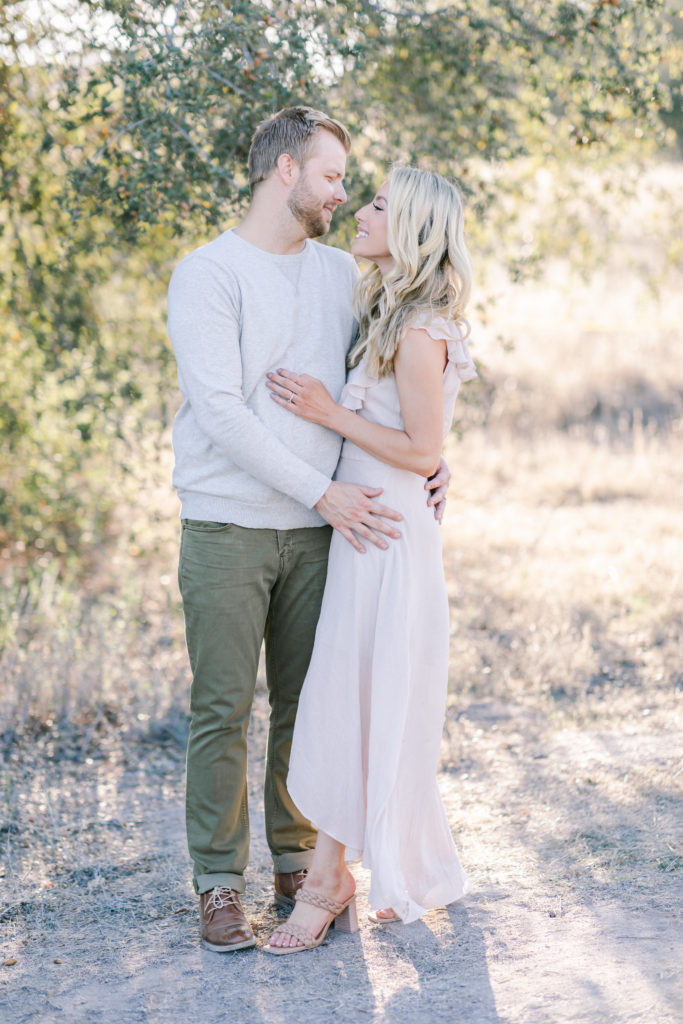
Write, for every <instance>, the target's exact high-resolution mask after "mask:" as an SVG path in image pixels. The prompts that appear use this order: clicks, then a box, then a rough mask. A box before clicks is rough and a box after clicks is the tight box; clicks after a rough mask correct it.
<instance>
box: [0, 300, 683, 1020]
mask: <svg viewBox="0 0 683 1024" xmlns="http://www.w3.org/2000/svg"><path fill="white" fill-rule="evenodd" d="M520 295H522V293H521V292H511V293H510V296H509V298H508V300H507V304H506V305H505V306H504V307H502V309H501V312H499V316H498V323H500V319H503V320H504V333H505V335H506V336H507V337H510V338H513V339H514V342H515V347H514V349H512V350H506V349H504V348H501V347H500V346H499V345H497V344H496V343H495V339H494V338H493V336H492V335H491V336H486V335H485V334H484V333H483V332H482V335H481V336H480V339H479V342H478V345H477V355H478V357H479V358H480V359H482V361H483V362H484V364H485V372H484V378H485V379H484V383H483V384H482V385H481V389H482V392H483V393H484V394H485V395H486V396H487V399H486V401H484V402H482V403H480V404H475V405H471V406H468V407H467V408H466V410H465V414H464V423H463V425H464V427H465V428H466V429H465V432H464V438H463V440H462V442H460V443H459V444H457V445H455V444H454V445H453V446H452V447H451V449H450V457H451V464H452V466H453V469H454V482H453V487H452V495H451V500H450V502H449V512H448V518H447V521H446V523H445V526H444V541H445V565H446V571H447V577H448V581H449V587H450V591H451V600H452V666H451V681H450V694H451V696H450V701H449V709H448V716H447V721H446V728H445V730H444V743H443V756H442V764H441V773H440V783H441V787H442V792H443V795H444V800H445V803H446V806H447V809H448V814H449V819H450V822H451V825H452V827H453V830H454V834H455V836H456V839H457V842H458V845H459V848H460V851H461V856H462V860H463V862H464V864H465V866H466V867H467V869H468V871H469V873H470V875H471V878H472V894H471V895H470V896H469V897H467V898H466V899H465V900H463V901H462V902H461V903H460V904H457V905H454V906H452V907H449V908H446V909H443V910H439V911H434V912H432V913H430V914H428V915H427V916H426V917H425V918H424V919H423V921H421V922H418V923H416V924H414V925H411V926H409V927H407V928H404V927H402V926H391V927H389V928H386V929H384V930H375V929H373V928H372V926H371V925H370V924H369V923H364V924H363V925H362V928H361V932H360V934H358V935H355V936H345V935H334V934H333V933H332V934H331V937H330V939H329V941H328V942H327V943H326V945H325V946H324V947H323V948H322V949H320V950H317V951H315V952H312V953H307V954H303V955H299V956H294V957H288V958H286V959H284V960H282V959H279V960H275V959H274V958H269V957H268V956H266V955H265V954H262V953H260V952H256V951H253V950H252V951H245V952H244V953H239V954H234V955H232V956H223V957H221V956H218V955H215V954H211V953H207V952H203V951H200V949H199V948H198V944H197V924H196V910H195V900H194V897H193V894H192V892H191V888H190V885H189V881H188V879H189V866H188V861H187V855H186V851H185V846H184V837H183V821H182V817H183V806H182V805H183V793H182V785H183V741H184V729H185V720H184V717H183V708H184V700H185V688H186V684H187V670H186V667H185V661H184V654H183V650H182V634H181V624H180V619H179V615H178V611H177V606H176V605H175V603H174V599H171V600H170V601H169V602H160V601H159V598H158V594H159V593H160V592H161V591H162V590H163V588H164V586H165V584H162V585H161V586H160V579H159V577H160V576H161V577H163V579H164V580H165V581H166V584H167V583H168V580H169V578H170V577H171V575H172V568H169V567H167V566H166V565H162V566H161V568H159V565H158V563H155V565H154V566H152V567H151V568H150V566H149V564H146V565H145V567H144V573H143V572H141V573H140V577H141V578H142V579H143V583H142V584H141V585H140V587H139V589H138V591H136V592H135V593H134V594H133V597H130V595H129V599H128V602H127V604H117V603H116V602H113V601H112V600H109V602H108V603H107V602H106V601H105V603H104V604H102V601H103V600H104V597H106V595H104V597H103V596H102V595H100V598H98V602H96V603H95V604H94V605H92V607H89V608H87V607H86V605H85V604H80V605H79V604H78V603H76V605H75V606H69V604H68V602H67V601H66V600H62V599H59V600H58V598H57V597H56V596H55V595H54V594H52V593H51V594H48V595H47V596H46V595H45V594H43V595H42V597H41V598H40V599H36V602H35V606H31V605H30V601H28V598H27V600H26V601H25V602H24V604H25V608H24V611H23V613H22V615H23V618H22V617H21V616H19V619H20V620H21V621H18V625H17V631H16V642H15V644H14V646H12V645H9V646H8V648H7V651H6V655H5V660H4V662H3V670H4V673H5V676H4V681H5V687H6V689H5V694H6V699H5V709H6V710H7V711H8V712H12V713H13V714H14V716H15V717H16V719H17V720H18V721H19V722H23V723H24V724H25V728H24V729H23V732H22V730H21V729H17V731H16V735H14V734H12V733H11V732H10V731H9V728H8V729H7V732H6V735H5V740H6V743H5V753H4V761H3V763H2V779H3V800H4V825H3V830H2V848H3V853H4V860H5V868H4V880H3V895H2V903H3V908H2V918H1V924H0V927H1V929H2V938H1V939H0V963H1V962H2V961H3V960H4V961H6V962H7V964H8V966H5V967H2V966H0V985H1V992H0V1008H1V1011H2V1019H3V1021H7V1024H22V1022H28V1021H34V1020H38V1019H39V1020H41V1021H45V1022H51V1021H54V1022H62V1021H64V1022H67V1021H68V1022H79V1024H80V1022H86V1021H87V1022H88V1024H90V1022H100V1021H112V1022H114V1021H115V1022H122V1024H128V1022H137V1021H140V1022H143V1021H144V1022H147V1021H150V1022H155V1021H161V1020H163V1021H164V1022H168V1024H174V1022H177V1024H181V1022H182V1024H195V1022H196V1024H199V1022H202V1024H214V1022H216V1024H218V1022H222V1021H226V1022H227V1021H230V1022H232V1021H235V1022H238V1024H241V1022H244V1024H252V1022H253V1024H289V1022H298V1021H301V1022H309V1021H310V1022H313V1021H315V1022H328V1021H337V1020H343V1021H346V1022H350V1024H358V1022H361V1021H372V1022H376V1024H379V1022H387V1024H404V1022H405V1024H418V1022H422V1021H423V1020H425V1019H432V1020H434V1021H453V1022H462V1024H493V1022H501V1024H502V1022H505V1024H527V1022H528V1024H563V1022H576V1024H608V1022H609V1024H627V1022H628V1024H635V1022H638V1024H674V1022H676V1024H679V1022H680V1020H681V1019H682V1018H683V977H682V971H681V953H680V950H681V949H682V948H683V911H682V909H681V908H682V906H683V810H682V804H681V795H682V794H681V790H682V788H683V760H682V751H683V743H682V741H683V707H682V705H683V669H682V668H681V664H682V662H681V630H682V627H681V622H682V620H683V587H682V585H681V566H682V564H683V559H682V552H683V540H682V530H681V513H680V510H681V508H682V507H683V460H682V459H681V450H680V449H681V438H682V437H683V430H682V424H683V359H682V358H681V353H680V351H679V350H678V348H677V346H676V326H677V324H678V323H679V322H680V313H681V310H680V308H679V305H678V304H677V302H676V301H674V300H673V299H671V300H670V301H669V302H668V304H667V305H662V306H660V307H655V306H649V307H645V306H639V304H638V302H637V301H636V299H635V297H634V296H635V292H634V293H633V295H630V296H628V295H627V297H626V298H624V292H623V290H622V291H620V292H619V301H618V302H617V301H616V300H615V299H614V298H613V297H612V296H613V295H614V282H612V283H610V282H605V283H604V289H600V288H598V289H597V291H593V292H592V293H588V292H586V293H585V294H584V295H583V296H582V295H581V293H580V292H579V291H577V290H574V291H573V292H572V297H571V299H570V298H569V297H568V294H567V293H565V292H563V291H562V289H560V288H559V287H558V288H554V289H551V288H546V289H545V290H544V291H542V292H541V291H539V292H538V294H537V295H536V296H531V297H530V295H529V289H526V291H525V292H524V294H523V299H524V302H523V304H522V303H521V299H520V300H519V302H518V296H520ZM577 296H578V297H577ZM577 308H578V309H581V310H584V312H583V314H579V313H577ZM130 586H131V588H132V590H131V593H133V592H134V591H135V586H134V585H133V584H131V585H130ZM168 589H169V588H168V587H167V590H168ZM41 601H42V605H41V604H40V602H41ZM133 605H135V607H136V609H137V610H136V612H135V614H134V615H132V616H131V614H129V612H127V611H126V608H128V609H130V607H132V606H133ZM103 608H104V609H105V610H104V611H102V609H103ZM50 609H52V611H50ZM112 609H113V610H112ZM127 616H128V617H127ZM65 622H66V624H67V625H66V627H65V626H64V623H65ZM60 624H61V627H62V628H61V632H60V629H59V628H58V627H59V625H60ZM79 630H80V632H79ZM57 696H59V699H60V700H61V705H60V706H61V710H62V712H63V714H61V718H60V714H59V708H57V711H52V712H51V711H50V709H51V708H54V706H55V703H56V700H57ZM50 714H52V717H51V718H49V721H46V719H47V718H48V717H49V715H50ZM41 720H42V722H43V725H42V728H37V727H36V723H37V722H39V721H41ZM265 722H266V698H265V693H264V689H263V686H262V683H261V684H260V685H259V690H258V694H257V700H256V705H255V713H254V716H253V722H252V730H251V748H250V749H251V806H252V825H253V851H252V852H253V867H252V871H251V875H250V878H249V895H248V899H247V903H248V908H249V912H250V915H251V917H252V919H253V922H254V925H255V927H256V930H257V933H258V938H259V940H263V939H265V937H266V936H267V935H268V932H269V929H270V928H271V927H272V925H273V923H274V922H275V920H276V917H277V914H276V911H275V908H274V906H273V904H272V902H271V890H270V873H269V862H268V854H267V849H266V846H265V841H264V836H263V827H262V810H261V808H262V801H261V797H260V792H259V789H260V782H261V779H262V775H263V754H264V738H265V728H266V725H265ZM31 726H32V731H31V729H30V728H29V727H31ZM77 726H78V727H77ZM27 736H30V741H29V739H27ZM357 878H358V883H359V890H360V892H361V907H363V906H364V902H363V901H364V894H365V892H366V891H367V878H366V876H365V873H364V871H363V870H362V869H360V868H359V869H358V870H357ZM13 961H15V962H13Z"/></svg>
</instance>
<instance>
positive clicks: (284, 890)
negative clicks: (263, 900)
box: [275, 868, 308, 907]
mask: <svg viewBox="0 0 683 1024" xmlns="http://www.w3.org/2000/svg"><path fill="white" fill-rule="evenodd" d="M307 874H308V868H300V870H299V871H280V872H279V873H278V872H276V873H275V902H276V903H277V905H278V906H279V907H293V906H294V896H295V895H296V893H297V891H298V890H299V889H300V888H301V886H302V885H303V884H304V879H305V877H306V875H307Z"/></svg>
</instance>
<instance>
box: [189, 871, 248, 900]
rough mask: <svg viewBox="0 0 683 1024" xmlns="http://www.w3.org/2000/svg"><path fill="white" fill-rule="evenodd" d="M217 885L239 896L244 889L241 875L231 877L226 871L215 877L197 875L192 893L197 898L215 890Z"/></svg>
mask: <svg viewBox="0 0 683 1024" xmlns="http://www.w3.org/2000/svg"><path fill="white" fill-rule="evenodd" d="M217 885H219V886H225V887H226V888H228V889H234V890H235V892H238V893H240V894H242V893H243V892H244V890H245V888H246V886H245V884H244V878H243V877H242V875H231V874H229V873H228V872H227V871H222V872H218V873H216V874H215V875H197V877H196V878H195V880H194V891H195V892H196V893H197V895H198V896H201V894H202V893H203V892H210V890H211V889H215V888H216V886H217Z"/></svg>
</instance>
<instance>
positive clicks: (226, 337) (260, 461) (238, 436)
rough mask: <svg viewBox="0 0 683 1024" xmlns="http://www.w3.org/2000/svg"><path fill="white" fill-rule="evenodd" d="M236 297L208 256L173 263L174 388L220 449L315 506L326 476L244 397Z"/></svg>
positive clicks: (234, 287)
mask: <svg viewBox="0 0 683 1024" xmlns="http://www.w3.org/2000/svg"><path fill="white" fill-rule="evenodd" d="M265 301H267V298H266V299H265ZM239 302H240V297H239V291H238V288H237V285H236V283H235V282H234V281H233V280H232V277H231V275H230V274H229V273H226V272H224V271H222V270H219V269H218V268H217V267H216V265H215V264H214V263H213V261H211V260H203V259H200V258H197V257H194V258H193V259H186V260H184V261H183V262H182V263H180V264H179V265H178V267H177V268H176V270H175V272H174V274H173V277H172V278H171V283H170V286H169V292H168V335H169V338H170V339H171V344H172V345H173V350H174V352H175V356H176V360H177V363H178V382H179V384H180V389H181V391H182V393H183V397H184V398H185V399H186V400H187V401H188V402H189V404H190V407H191V409H192V413H193V415H194V417H195V420H196V422H197V424H198V426H199V429H200V430H201V431H202V432H203V433H204V434H205V435H206V436H207V437H208V438H209V440H210V441H211V443H212V445H214V447H215V448H216V449H217V450H218V451H220V452H222V453H224V454H225V455H226V456H227V457H228V458H229V459H230V460H231V462H232V463H233V464H234V465H235V466H238V467H239V468H240V469H242V470H244V471H245V472H247V473H249V474H250V475H251V476H253V477H255V478H256V479H258V480H260V481H262V482H263V483H265V484H267V485H268V486H270V487H272V488H274V489H275V490H277V491H281V492H282V493H283V494H287V495H289V496H290V497H292V498H294V499H295V500H296V501H299V502H301V504H302V505H305V506H306V507H307V508H313V506H314V505H315V504H316V503H317V502H318V501H319V500H320V498H321V497H322V496H323V494H324V493H325V491H326V490H327V488H328V487H329V486H330V483H331V480H330V478H329V477H327V476H326V475H325V474H324V473H320V472H319V471H318V470H317V469H315V468H314V467H312V466H310V465H309V464H308V463H307V462H304V461H303V460H302V459H300V458H299V457H298V456H297V455H294V453H293V452H292V451H290V449H289V448H287V446H286V445H285V444H283V443H282V441H280V439H279V438H278V437H277V435H276V434H274V433H273V432H272V431H271V430H269V429H268V428H267V427H266V426H265V424H264V423H263V422H262V421H261V420H260V419H259V418H258V416H256V415H255V414H254V413H253V412H252V410H251V409H249V408H248V406H247V405H246V403H245V401H244V394H243V391H242V359H241V354H240V328H239V320H240V317H239V308H240V306H239Z"/></svg>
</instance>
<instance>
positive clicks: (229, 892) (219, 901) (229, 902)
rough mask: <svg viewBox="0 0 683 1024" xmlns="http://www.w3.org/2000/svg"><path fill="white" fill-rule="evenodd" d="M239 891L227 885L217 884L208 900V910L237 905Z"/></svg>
mask: <svg viewBox="0 0 683 1024" xmlns="http://www.w3.org/2000/svg"><path fill="white" fill-rule="evenodd" d="M236 896H237V893H236V892H235V891H234V889H230V888H229V887H228V886H227V885H217V886H216V887H215V888H214V889H212V890H211V895H210V896H209V898H208V900H207V901H206V909H207V910H220V909H221V907H228V906H233V907H236V906H237V905H238V904H237V900H236V898H235V897H236Z"/></svg>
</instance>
